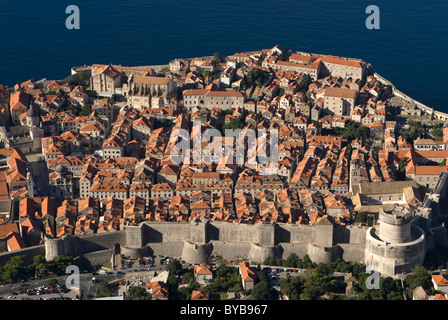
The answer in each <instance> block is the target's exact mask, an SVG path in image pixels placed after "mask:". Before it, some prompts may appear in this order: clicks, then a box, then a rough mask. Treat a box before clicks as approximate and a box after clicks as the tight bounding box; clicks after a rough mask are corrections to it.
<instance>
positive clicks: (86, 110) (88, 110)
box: [79, 103, 92, 116]
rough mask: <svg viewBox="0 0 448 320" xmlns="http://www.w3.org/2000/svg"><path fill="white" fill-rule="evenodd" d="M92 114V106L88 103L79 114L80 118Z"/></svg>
mask: <svg viewBox="0 0 448 320" xmlns="http://www.w3.org/2000/svg"><path fill="white" fill-rule="evenodd" d="M91 113H92V105H91V104H90V103H86V104H85V105H84V106H83V107H82V109H81V111H80V112H79V115H80V116H88V115H90V114H91Z"/></svg>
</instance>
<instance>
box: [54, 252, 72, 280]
mask: <svg viewBox="0 0 448 320" xmlns="http://www.w3.org/2000/svg"><path fill="white" fill-rule="evenodd" d="M74 263H75V261H74V259H73V257H69V256H57V257H55V258H54V260H53V261H52V268H51V269H52V271H53V272H54V274H56V275H58V276H61V275H64V274H65V270H66V269H67V267H68V266H70V265H72V264H74Z"/></svg>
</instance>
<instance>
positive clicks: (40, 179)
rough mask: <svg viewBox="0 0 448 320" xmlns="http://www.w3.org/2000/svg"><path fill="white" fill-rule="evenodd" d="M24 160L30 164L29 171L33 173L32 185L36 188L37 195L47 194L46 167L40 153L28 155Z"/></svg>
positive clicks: (48, 191)
mask: <svg viewBox="0 0 448 320" xmlns="http://www.w3.org/2000/svg"><path fill="white" fill-rule="evenodd" d="M26 158H27V159H28V161H29V162H30V165H31V170H32V172H33V177H34V183H35V186H36V188H37V190H35V191H36V192H37V194H49V193H50V190H49V181H48V174H47V165H46V163H45V161H43V160H40V159H43V156H42V154H41V153H29V154H27V155H26Z"/></svg>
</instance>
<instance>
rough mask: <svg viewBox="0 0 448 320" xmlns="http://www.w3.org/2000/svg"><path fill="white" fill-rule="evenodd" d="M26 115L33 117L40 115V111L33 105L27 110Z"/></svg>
mask: <svg viewBox="0 0 448 320" xmlns="http://www.w3.org/2000/svg"><path fill="white" fill-rule="evenodd" d="M26 116H27V117H31V118H34V117H38V116H39V111H38V110H36V108H34V107H31V108H29V109H28V111H27V112H26Z"/></svg>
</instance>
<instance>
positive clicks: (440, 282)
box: [431, 274, 448, 286]
mask: <svg viewBox="0 0 448 320" xmlns="http://www.w3.org/2000/svg"><path fill="white" fill-rule="evenodd" d="M431 277H432V280H433V281H434V283H435V284H436V286H448V279H447V278H446V277H445V276H444V275H441V274H435V275H432V276H431Z"/></svg>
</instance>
